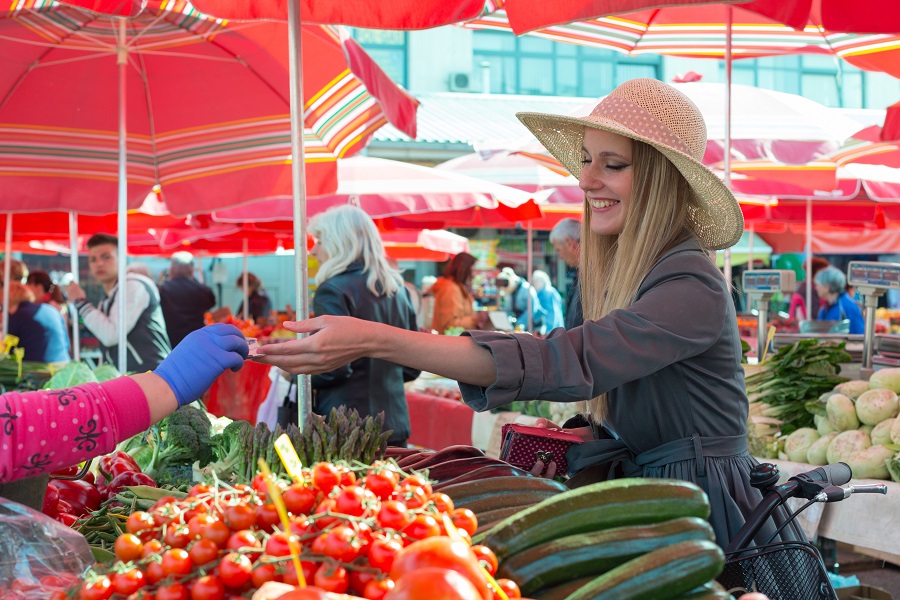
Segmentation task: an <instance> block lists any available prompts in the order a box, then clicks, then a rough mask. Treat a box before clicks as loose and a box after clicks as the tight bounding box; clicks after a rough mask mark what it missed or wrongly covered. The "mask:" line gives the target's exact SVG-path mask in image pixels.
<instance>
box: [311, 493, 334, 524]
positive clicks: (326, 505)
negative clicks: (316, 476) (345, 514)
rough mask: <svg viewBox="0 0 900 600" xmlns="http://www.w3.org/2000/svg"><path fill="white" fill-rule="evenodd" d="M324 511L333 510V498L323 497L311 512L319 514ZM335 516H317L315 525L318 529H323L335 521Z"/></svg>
mask: <svg viewBox="0 0 900 600" xmlns="http://www.w3.org/2000/svg"><path fill="white" fill-rule="evenodd" d="M326 512H332V513H333V512H335V506H334V498H325V499H324V500H322V502H320V503H319V506H317V507H316V512H315V513H313V514H316V515H321V514H323V513H326ZM337 520H338V519H337V517H318V518H317V519H316V527H317V528H318V529H325V528H326V527H328V526H329V525H331V524H332V523H335V522H337Z"/></svg>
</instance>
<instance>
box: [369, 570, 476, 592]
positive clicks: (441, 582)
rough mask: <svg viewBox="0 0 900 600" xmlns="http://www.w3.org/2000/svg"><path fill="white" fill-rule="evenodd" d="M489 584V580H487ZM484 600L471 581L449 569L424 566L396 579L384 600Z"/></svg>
mask: <svg viewBox="0 0 900 600" xmlns="http://www.w3.org/2000/svg"><path fill="white" fill-rule="evenodd" d="M485 585H487V582H485ZM422 598H428V600H484V599H485V596H483V595H482V593H481V592H479V591H478V588H476V587H475V586H474V585H473V584H472V582H471V581H469V580H468V579H466V578H465V577H463V576H462V575H460V574H459V573H457V572H456V571H451V570H449V569H436V568H423V569H419V570H417V571H413V572H412V573H407V574H406V575H404V576H403V578H402V579H400V580H396V581H395V585H394V589H392V590H391V591H390V592H388V593H387V594H385V596H384V600H421V599H422Z"/></svg>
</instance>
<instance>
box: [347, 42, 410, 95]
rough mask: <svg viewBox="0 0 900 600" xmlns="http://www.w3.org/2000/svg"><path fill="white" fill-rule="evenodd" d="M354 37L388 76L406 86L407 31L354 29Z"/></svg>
mask: <svg viewBox="0 0 900 600" xmlns="http://www.w3.org/2000/svg"><path fill="white" fill-rule="evenodd" d="M353 38H354V39H355V40H356V41H357V42H359V44H360V45H361V46H362V47H363V48H364V49H365V50H366V52H367V53H368V54H369V56H371V57H372V59H373V60H374V61H375V62H376V63H378V66H379V67H381V68H382V69H383V70H384V72H385V73H386V74H387V76H388V77H390V78H391V79H393V80H394V81H395V82H397V83H399V84H400V85H402V86H404V87H406V79H407V73H406V72H407V69H406V32H404V31H383V30H379V29H354V30H353Z"/></svg>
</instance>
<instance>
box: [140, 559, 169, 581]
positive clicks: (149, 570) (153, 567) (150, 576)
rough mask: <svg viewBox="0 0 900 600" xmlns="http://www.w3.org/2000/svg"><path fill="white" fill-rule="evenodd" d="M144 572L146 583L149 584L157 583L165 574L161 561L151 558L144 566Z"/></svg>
mask: <svg viewBox="0 0 900 600" xmlns="http://www.w3.org/2000/svg"><path fill="white" fill-rule="evenodd" d="M144 574H145V575H146V576H147V583H151V584H152V583H157V582H158V581H160V580H161V579H162V578H163V577H165V576H166V574H165V572H164V571H163V568H162V562H161V561H158V560H151V561H150V562H148V563H147V566H146V567H145V568H144Z"/></svg>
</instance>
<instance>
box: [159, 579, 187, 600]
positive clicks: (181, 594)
mask: <svg viewBox="0 0 900 600" xmlns="http://www.w3.org/2000/svg"><path fill="white" fill-rule="evenodd" d="M156 600H190V594H188V589H187V587H185V586H183V585H182V584H180V583H171V584H169V585H164V586H162V587H161V588H159V589H158V590H156Z"/></svg>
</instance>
